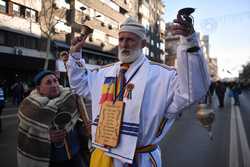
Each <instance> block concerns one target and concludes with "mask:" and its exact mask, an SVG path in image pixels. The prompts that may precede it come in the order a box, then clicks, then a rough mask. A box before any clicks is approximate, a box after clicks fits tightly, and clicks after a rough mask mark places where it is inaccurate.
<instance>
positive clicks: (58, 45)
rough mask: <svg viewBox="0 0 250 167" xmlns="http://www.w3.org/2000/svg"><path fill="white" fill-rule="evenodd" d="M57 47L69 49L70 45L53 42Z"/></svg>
mask: <svg viewBox="0 0 250 167" xmlns="http://www.w3.org/2000/svg"><path fill="white" fill-rule="evenodd" d="M53 42H54V44H55V46H56V47H61V48H66V49H69V45H68V44H66V43H65V42H62V41H53Z"/></svg>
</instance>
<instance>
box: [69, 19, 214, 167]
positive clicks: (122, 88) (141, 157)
mask: <svg viewBox="0 0 250 167" xmlns="http://www.w3.org/2000/svg"><path fill="white" fill-rule="evenodd" d="M175 22H176V25H174V27H173V33H174V34H175V35H180V36H181V42H180V46H179V48H178V50H177V59H178V68H177V70H176V69H174V68H170V67H168V66H166V65H161V64H159V63H155V62H151V61H149V60H148V58H147V57H146V56H145V55H143V53H142V49H143V47H145V45H146V40H145V37H146V32H145V28H144V27H143V26H142V25H141V24H140V23H138V22H137V21H136V20H135V19H133V18H131V17H130V18H128V19H127V20H125V22H124V23H122V24H121V26H120V30H119V46H118V47H119V53H118V58H119V62H117V63H114V64H112V65H109V66H106V67H103V68H99V69H96V70H92V71H90V70H88V69H87V68H86V64H85V61H84V59H82V54H81V48H82V47H83V46H84V41H85V39H86V36H83V37H81V36H80V37H75V38H74V39H73V40H72V45H71V49H70V56H69V60H68V62H67V68H68V76H69V82H70V85H71V88H72V89H73V90H74V91H75V92H76V93H77V94H79V95H81V96H85V97H86V98H89V99H91V100H92V145H93V146H94V147H95V150H94V152H93V154H92V157H91V167H103V166H114V167H124V166H126V167H127V166H139V167H151V166H158V167H160V166H161V165H162V164H161V154H160V148H159V143H160V141H161V140H162V139H163V138H164V136H165V135H166V133H167V132H168V131H169V129H170V127H171V125H172V124H173V122H174V120H175V118H176V117H178V114H179V113H180V112H182V111H183V109H185V108H187V107H188V106H190V105H191V104H194V103H196V102H198V101H199V100H200V99H201V98H202V97H204V96H205V95H206V92H207V90H208V87H209V82H210V80H209V75H208V72H207V65H206V63H205V61H204V57H203V55H202V51H201V50H196V51H192V52H187V49H189V48H190V47H193V46H195V47H198V46H199V43H198V39H197V36H196V34H195V32H194V29H193V25H192V24H190V23H188V22H180V21H175ZM187 66H188V67H189V68H188V67H187ZM201 71H204V73H202V72H201ZM204 81H205V83H204ZM204 84H205V85H204Z"/></svg>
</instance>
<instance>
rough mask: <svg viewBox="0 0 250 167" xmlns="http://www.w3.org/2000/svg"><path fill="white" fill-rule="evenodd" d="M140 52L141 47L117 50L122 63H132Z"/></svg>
mask: <svg viewBox="0 0 250 167" xmlns="http://www.w3.org/2000/svg"><path fill="white" fill-rule="evenodd" d="M141 54H142V49H141V48H136V49H124V48H123V49H121V48H119V51H118V59H119V60H120V61H121V62H122V63H132V62H134V61H135V60H136V59H137V58H138V57H139V56H140V55H141Z"/></svg>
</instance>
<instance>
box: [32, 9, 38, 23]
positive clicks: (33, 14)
mask: <svg viewBox="0 0 250 167" xmlns="http://www.w3.org/2000/svg"><path fill="white" fill-rule="evenodd" d="M30 15H31V20H32V21H34V22H37V12H36V11H34V10H31V12H30Z"/></svg>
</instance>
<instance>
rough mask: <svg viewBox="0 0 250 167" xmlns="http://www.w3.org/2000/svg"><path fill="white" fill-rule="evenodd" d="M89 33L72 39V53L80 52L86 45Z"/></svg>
mask: <svg viewBox="0 0 250 167" xmlns="http://www.w3.org/2000/svg"><path fill="white" fill-rule="evenodd" d="M86 38H87V35H85V36H78V37H75V38H73V39H72V40H71V46H70V53H74V52H79V51H80V50H81V48H82V47H83V46H84V43H85V40H86Z"/></svg>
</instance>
